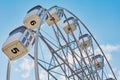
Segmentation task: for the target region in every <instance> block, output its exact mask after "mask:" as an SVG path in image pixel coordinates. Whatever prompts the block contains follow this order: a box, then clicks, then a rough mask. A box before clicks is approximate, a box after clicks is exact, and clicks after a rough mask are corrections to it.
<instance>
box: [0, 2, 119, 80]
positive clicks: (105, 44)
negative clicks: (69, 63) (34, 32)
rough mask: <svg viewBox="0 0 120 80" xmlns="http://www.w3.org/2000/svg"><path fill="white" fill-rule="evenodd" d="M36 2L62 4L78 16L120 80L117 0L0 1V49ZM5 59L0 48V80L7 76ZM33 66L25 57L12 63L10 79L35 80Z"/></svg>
mask: <svg viewBox="0 0 120 80" xmlns="http://www.w3.org/2000/svg"><path fill="white" fill-rule="evenodd" d="M38 4H39V5H41V6H43V7H45V8H47V9H48V8H50V7H51V6H54V5H58V6H62V7H64V8H66V9H68V10H70V11H72V12H73V13H74V14H75V15H76V16H77V17H79V18H80V19H81V20H82V21H83V22H84V23H85V25H86V26H87V27H88V28H89V30H90V31H91V32H92V34H93V35H94V37H95V38H96V39H97V41H98V42H99V44H100V45H101V47H102V49H103V51H104V52H105V54H106V56H107V58H108V60H109V62H110V64H111V66H112V68H113V70H114V71H115V74H116V76H117V78H118V80H120V62H119V61H120V36H119V34H120V1H119V0H91V1H89V0H69V1H68V0H1V1H0V24H1V25H0V26H1V27H0V48H2V44H3V43H4V42H5V40H6V39H7V37H8V35H9V32H10V31H11V30H13V29H14V28H16V27H18V26H20V25H23V19H24V17H25V14H26V12H27V10H29V9H30V8H32V7H33V6H35V5H38ZM96 51H97V49H96ZM7 61H8V58H7V57H6V55H4V53H3V52H2V51H1V50H0V80H5V79H6V69H7ZM33 67H34V63H33V62H32V60H31V59H29V57H28V56H25V57H23V58H22V59H20V60H19V61H15V62H13V63H12V74H11V76H12V77H11V80H34V76H33V74H34V73H33ZM44 73H45V72H44V71H42V70H41V71H40V78H41V80H42V79H43V80H45V78H46V77H45V75H43V74H44ZM14 75H16V76H14Z"/></svg>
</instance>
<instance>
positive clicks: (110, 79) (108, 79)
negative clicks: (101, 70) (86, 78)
mask: <svg viewBox="0 0 120 80" xmlns="http://www.w3.org/2000/svg"><path fill="white" fill-rule="evenodd" d="M106 80H115V79H113V78H107V79H106Z"/></svg>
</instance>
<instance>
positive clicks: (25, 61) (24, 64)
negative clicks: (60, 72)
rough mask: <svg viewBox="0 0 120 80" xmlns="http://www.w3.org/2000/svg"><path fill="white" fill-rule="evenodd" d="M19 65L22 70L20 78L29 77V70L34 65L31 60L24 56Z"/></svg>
mask: <svg viewBox="0 0 120 80" xmlns="http://www.w3.org/2000/svg"><path fill="white" fill-rule="evenodd" d="M19 66H20V69H21V70H22V71H23V73H22V75H21V77H22V78H29V77H30V72H31V70H32V69H33V67H34V63H33V61H32V60H30V59H28V58H24V59H23V61H22V63H21V64H20V65H19Z"/></svg>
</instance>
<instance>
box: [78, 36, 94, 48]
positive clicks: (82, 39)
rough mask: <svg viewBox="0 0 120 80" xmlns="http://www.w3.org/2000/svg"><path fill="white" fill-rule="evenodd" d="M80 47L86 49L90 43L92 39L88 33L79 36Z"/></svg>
mask: <svg viewBox="0 0 120 80" xmlns="http://www.w3.org/2000/svg"><path fill="white" fill-rule="evenodd" d="M79 43H80V48H82V49H87V48H88V47H90V46H91V44H92V39H91V36H90V35H89V34H84V35H82V36H80V37H79Z"/></svg>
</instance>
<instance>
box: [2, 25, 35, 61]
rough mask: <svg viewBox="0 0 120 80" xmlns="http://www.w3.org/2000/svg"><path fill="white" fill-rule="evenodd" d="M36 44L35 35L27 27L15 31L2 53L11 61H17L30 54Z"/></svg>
mask: <svg viewBox="0 0 120 80" xmlns="http://www.w3.org/2000/svg"><path fill="white" fill-rule="evenodd" d="M34 42H35V38H34V35H33V33H32V32H31V31H30V30H28V29H27V28H26V27H25V26H20V27H18V28H16V29H15V30H13V31H12V32H11V33H10V34H9V37H8V39H7V40H6V42H5V43H4V44H3V46H2V51H3V52H4V53H5V54H6V55H7V56H8V58H9V59H10V60H16V59H18V58H20V57H22V56H24V55H26V54H27V53H28V51H29V50H30V49H31V47H32V46H33V44H34Z"/></svg>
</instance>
